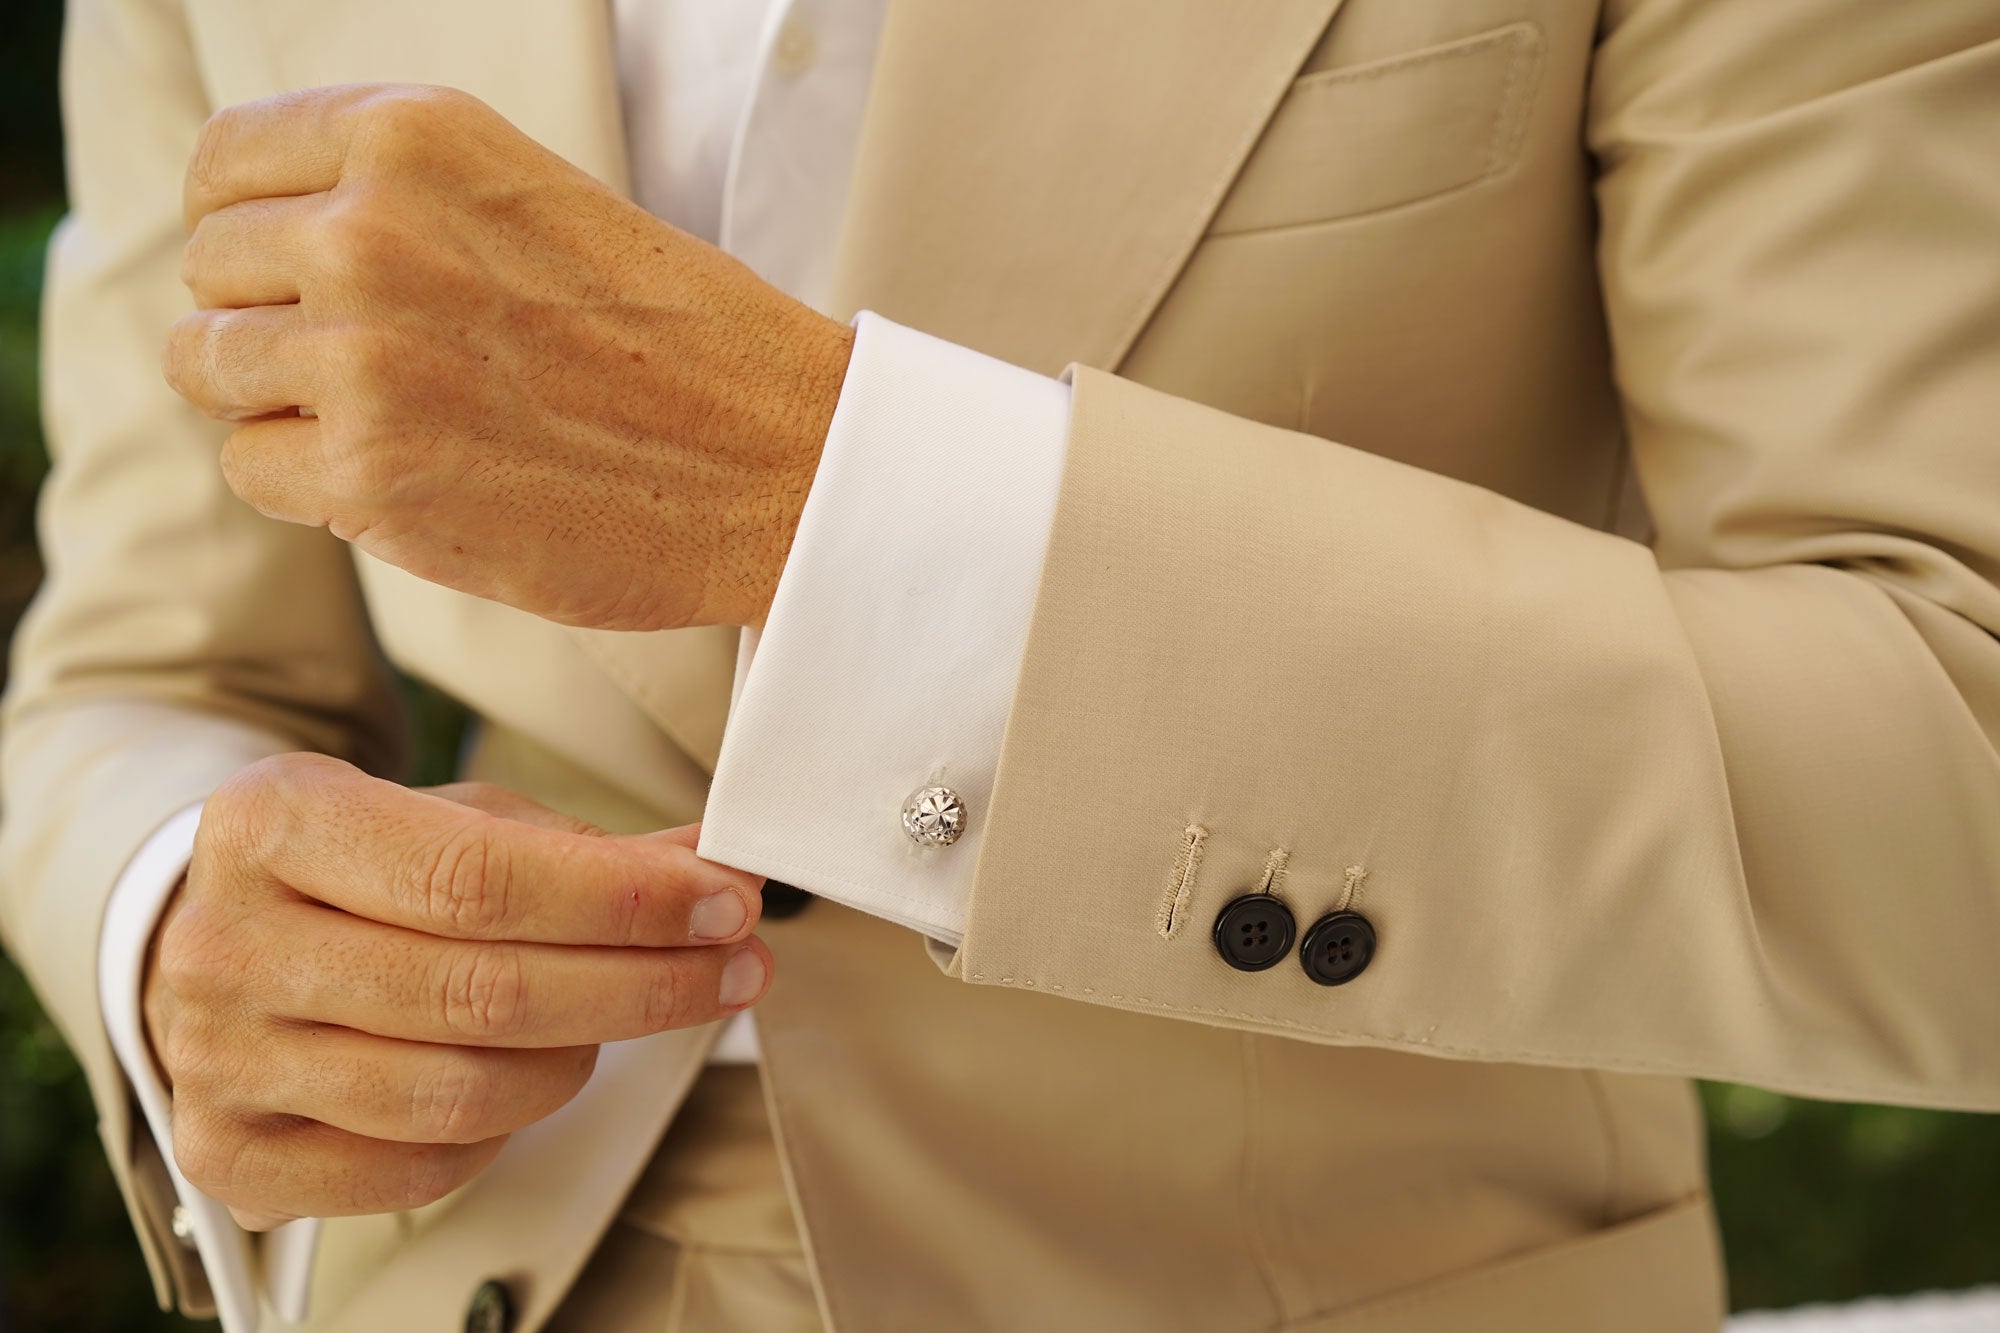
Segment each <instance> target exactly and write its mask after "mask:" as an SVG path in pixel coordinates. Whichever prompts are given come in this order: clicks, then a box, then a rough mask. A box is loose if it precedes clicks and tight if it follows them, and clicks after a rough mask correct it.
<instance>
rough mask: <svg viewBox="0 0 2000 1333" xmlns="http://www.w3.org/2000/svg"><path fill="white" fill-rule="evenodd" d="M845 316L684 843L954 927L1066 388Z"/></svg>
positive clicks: (1003, 714)
mask: <svg viewBox="0 0 2000 1333" xmlns="http://www.w3.org/2000/svg"><path fill="white" fill-rule="evenodd" d="M854 328H855V338H854V350H853V354H852V356H851V358H850V360H849V362H848V369H847V378H846V381H845V382H844V384H843V385H842V387H841V392H840V401H839V403H838V405H837V406H836V407H835V409H834V414H833V424H832V426H831V428H830V429H829V431H828V433H827V439H826V447H825V450H824V452H823V454H822V455H821V458H820V464H819V471H818V474H817V476H816V477H815V478H814V480H813V486H812V491H811V493H810V494H809V495H808V496H807V497H806V503H805V509H804V512H803V513H802V515H801V517H800V520H799V529H798V534H797V536H796V538H795V539H794V541H793V544H792V550H791V554H790V556H789V558H788V559H787V561H786V564H785V570H784V575H783V577H782V578H781V579H780V581H779V584H778V589H777V594H776V597H775V598H774V599H773V601H772V604H771V613H770V616H769V617H768V618H767V620H766V622H765V627H764V629H763V632H762V633H761V634H759V633H756V632H754V631H745V634H744V641H743V649H742V653H741V654H740V656H739V658H738V671H737V687H736V698H735V704H734V707H733V708H732V710H731V712H730V718H729V725H728V728H727V730H726V731H725V732H724V734H723V738H722V752H721V755H720V758H719V760H718V762H717V764H716V770H715V781H714V784H713V785H712V786H711V788H710V790H709V798H708V809H707V812H706V813H705V815H704V816H703V821H702V834H701V846H700V851H701V854H702V855H703V856H704V857H706V858H708V859H710V860H713V861H720V862H723V863H725V864H728V865H732V866H736V867H739V868H741V869H744V870H748V871H751V872H753V873H755V874H760V875H767V876H769V877H771V878H773V879H778V880H783V881H786V882H789V883H791V884H794V885H796V886H797V887H799V888H802V889H805V890H807V891H809V892H811V893H815V894H818V895H819V896H821V897H824V898H830V899H832V900H834V901H836V902H840V903H844V904H846V905H847V906H849V907H853V908H856V909H858V910H860V911H863V912H868V913H870V914H872V915H874V916H878V917H882V918H884V919H886V920H889V921H894V922H896V923H898V924H900V925H904V926H907V927H909V928H910V929H912V930H917V931H921V932H922V933H923V934H924V935H926V936H928V937H930V938H932V939H935V940H939V941H942V942H944V943H947V944H950V945H953V946H956V945H957V944H959V943H960V942H961V941H962V940H963V938H964V934H965V922H966V917H967V912H968V905H969V902H970V899H971V893H972V872H973V867H974V865H975V864H976V863H977V861H978V857H979V846H980V839H981V836H982V825H983V820H982V815H983V813H984V811H985V809H986V806H987V802H988V800H989V798H990V796H991V794H992V791H993V779H994V772H995V770H996V768H997V767H998V764H999V757H1000V741H1001V733H1002V731H1003V729H1004V728H1005V726H1006V722H1007V713H1008V709H1009V708H1010V706H1011V704H1012V702H1013V697H1014V683H1015V677H1016V675H1017V674H1018V673H1019V671H1020V666H1021V658H1022V654H1023V652H1024V650H1025V648H1026V646H1027V638H1028V620H1029V616H1030V614H1031V612H1032V611H1033V608H1034V602H1035V592H1036V586H1037V584H1038V583H1039V581H1040V577H1041V568H1042V558H1043V555H1044V554H1045V552H1046V550H1047V548H1048V539H1049V532H1050V528H1051V526H1052V524H1053V522H1054V517H1055V506H1056V496H1057V492H1058V489H1059V487H1060V484H1061V475H1062V466H1063V455H1064V451H1065V449H1066V447H1067V442H1068V431H1069V399H1070V391H1069V386H1068V385H1066V384H1064V383H1062V382H1060V381H1057V380H1053V379H1049V378H1047V377H1046V376H1042V375H1037V374H1034V373H1032V372H1030V371H1026V370H1022V369H1019V368H1018V367H1015V366H1010V365H1008V364H1006V363H1005V362H1002V361H997V360H994V359H993V358H991V357H988V356H983V355H981V354H979V353H977V352H973V351H970V350H968V349H966V348H964V347H960V346H958V345H956V344H954V343H949V342H945V341H942V340H940V339H937V338H932V337H929V336H927V335H925V334H922V333H918V332H916V331H914V330H912V329H907V328H903V327H902V326H900V325H897V324H893V323H891V322H890V321H888V320H886V319H883V318H881V317H880V316H879V315H874V314H871V313H867V312H864V313H862V314H861V315H860V316H858V317H857V318H856V319H855V322H854ZM940 792H941V793H943V794H940ZM954 807H955V808H954Z"/></svg>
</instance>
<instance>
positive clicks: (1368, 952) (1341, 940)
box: [1299, 912, 1375, 986]
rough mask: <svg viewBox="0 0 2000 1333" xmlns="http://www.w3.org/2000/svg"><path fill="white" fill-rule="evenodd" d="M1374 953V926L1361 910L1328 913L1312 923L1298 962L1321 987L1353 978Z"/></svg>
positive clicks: (1359, 973)
mask: <svg viewBox="0 0 2000 1333" xmlns="http://www.w3.org/2000/svg"><path fill="white" fill-rule="evenodd" d="M1374 956H1375V927H1373V926H1371V925H1369V924H1368V918H1367V917H1365V916H1363V915H1361V913H1359V912H1328V913H1327V914H1326V915H1325V916H1323V917H1321V918H1320V919H1319V920H1317V921H1315V922H1313V923H1312V929H1311V930H1308V931H1307V932H1306V938H1305V943H1303V944H1301V945H1300V946H1299V965H1300V966H1302V967H1304V968H1305V970H1306V975H1307V976H1309V977H1311V978H1312V979H1313V980H1314V981H1317V982H1318V983H1319V984H1320V985H1322V986H1338V985H1340V984H1342V983H1343V982H1348V981H1352V980H1354V979H1355V978H1356V977H1358V976H1360V975H1361V974H1362V973H1363V972H1365V971H1367V970H1368V960H1369V959H1371V958H1373V957H1374Z"/></svg>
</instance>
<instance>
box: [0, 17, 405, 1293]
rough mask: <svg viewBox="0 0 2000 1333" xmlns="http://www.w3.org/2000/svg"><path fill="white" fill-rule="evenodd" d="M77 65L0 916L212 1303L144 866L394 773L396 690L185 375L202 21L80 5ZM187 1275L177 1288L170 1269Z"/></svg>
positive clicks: (3, 835) (145, 1204)
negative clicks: (166, 1049)
mask: <svg viewBox="0 0 2000 1333" xmlns="http://www.w3.org/2000/svg"><path fill="white" fill-rule="evenodd" d="M67 23H68V26H67V30H66V35H65V47H64V57H63V97H64V115H65V123H66V129H67V135H68V155H69V185H70V195H71V199H70V203H71V209H72V211H71V213H70V216H69V217H68V218H67V219H66V220H65V221H64V222H63V223H62V224H61V226H60V228H59V229H58V231H57V234H56V238H55V241H54V243H53V246H52V250H51V254H50V258H49V271H48V287H47V292H46V298H45V308H44V328H43V369H44V377H43V381H44V382H43V394H44V410H45V415H46V420H47V426H48V436H49V442H50V448H51V453H52V455H53V458H54V470H53V473H52V475H51V476H50V478H49V481H48V483H47V485H46V487H45V489H44V492H43V496H42V503H41V512H40V523H41V536H42V546H43V552H44V556H45V559H46V561H47V566H48V576H47V581H46V583H45V585H44V587H43V589H42V592H41V594H40V595H39V597H38V598H37V599H36V602H35V604H34V607H33V608H32V610H31V611H30V613H29V616H28V618H27V619H26V621H24V623H23V625H22V627H21V629H20V631H19V633H18V634H17V636H16V640H15V645H14V656H13V665H12V678H11V681H10V683H9V689H8V697H7V701H6V712H5V730H4V741H0V781H4V795H5V807H6V820H5V825H4V829H0V876H4V879H3V880H0V927H4V934H5V939H6V944H7V947H8V949H9V951H10V952H11V953H12V954H13V956H14V957H15V958H16V959H17V960H18V961H19V962H20V963H21V965H22V967H23V968H24V969H25V970H26V972H27V973H28V975H29V978H30V979H31V981H32V982H33V983H34V986H35V989H36V991H37V993H38V994H39V996H40V997H41V1000H42V1002H43V1004H44V1005H45V1006H46V1007H47V1008H48V1010H49V1013H50V1014H51V1016H52V1017H53V1018H54V1020H55V1022H56V1024H57V1025H58V1027H60V1028H61V1030H62V1032H63V1034H64V1036H65V1037H66V1038H67V1040H68V1041H69V1043H70V1045H71V1047H72V1048H73V1049H74V1050H75V1051H76V1053H77V1056H78V1058H79V1060H80V1061H81V1063H82V1065H83V1068H84V1071H85V1073H86V1075H87V1076H88V1078H89V1082H90V1086H91V1089H92V1092H93V1093H94V1094H95V1097H96V1100H97V1106H98V1112H99V1116H100V1127H101V1130H102V1133H103V1136H104V1140H105V1146H106V1148H107V1150H108V1152H109V1154H110V1157H111V1162H112V1166H113V1169H114V1171H115V1172H116V1174H117V1175H118V1178H119V1182H120V1185H121V1186H122V1187H123V1188H124V1189H125V1192H126V1197H127V1200H128V1202H130V1203H131V1204H132V1205H133V1208H134V1224H135V1226H136V1227H137V1229H138V1231H139V1235H140V1239H141V1242H142V1244H143V1245H144V1246H145V1248H146V1250H147V1254H148V1257H149V1259H151V1260H152V1261H153V1267H154V1273H155V1277H156V1280H157V1281H159V1282H160V1284H161V1287H160V1294H161V1296H162V1298H163V1299H164V1298H165V1297H167V1296H168V1295H169V1294H171V1293H172V1291H173V1290H174V1289H175V1288H178V1292H179V1294H180V1296H181V1297H182V1298H183V1300H184V1301H185V1302H186V1303H187V1304H188V1305H190V1306H191V1307H192V1308H196V1309H199V1308H202V1307H203V1306H204V1305H205V1304H206V1299H205V1298H206V1293H205V1291H204V1289H203V1284H202V1280H201V1275H200V1273H199V1271H198V1270H197V1269H194V1268H192V1267H191V1266H190V1265H189V1264H188V1262H187V1260H186V1257H185V1255H184V1254H182V1252H181V1251H180V1250H179V1249H178V1247H177V1246H175V1245H174V1243H173V1242H172V1241H171V1240H170V1239H168V1232H167V1226H168V1215H169V1212H170V1209H171V1206H172V1201H173V1195H172V1190H171V1187H170V1186H169V1185H168V1183H167V1180H166V1177H165V1173H164V1171H163V1170H162V1169H161V1166H160V1161H159V1158H158V1150H157V1148H156V1147H155V1146H154V1145H153V1144H152V1142H151V1140H150V1138H149V1136H147V1135H146V1133H145V1131H144V1128H143V1126H139V1125H135V1122H134V1121H133V1119H132V1116H131V1113H130V1104H129V1094H128V1091H127V1089H126V1087H125V1084H124V1081H123V1079H122V1077H121V1076H120V1074H119V1072H118V1066H117V1062H116V1060H115V1059H114V1058H113V1056H112V1053H111V1050H110V1048H109V1046H108V1044H107V1039H106V1036H105V1033H104V1028H103V1024H102V1021H101V1017H100V1014H99V1009H98V1001H97V977H96V962H97V942H98V927H99V921H100V918H101V916H102V913H103V907H104V902H105V899H106V897H107V896H108V895H109V893H110V890H111V887H112V885H113V883H114V881H115V880H116V878H117V875H118V872H119V870H120V868H121V867H122V866H123V865H124V863H125V862H126V861H127V860H128V859H129V858H130V857H131V855H132V854H133V852H134V851H135V850H136V849H137V848H138V847H139V846H140V845H141V843H143V842H144V841H145V839H146V837H147V835H148V834H149V833H150V832H151V831H152V830H153V828H155V827H156V826H157V825H158V824H159V823H160V822H161V821H162V820H164V819H166V818H167V817H168V816H169V815H171V814H172V813H173V812H174V811H176V810H178V809H180V808H182V807H183V806H186V805H188V804H189V803H191V802H193V801H196V800H199V799H201V798H202V797H204V796H205V795H206V794H207V793H208V792H209V790H210V789H211V788H213V787H214V786H215V785H216V784H217V783H218V782H220V781H221V780H222V779H223V778H225V777H227V776H228V775H229V774H230V773H232V772H234V771H235V770H236V769H238V768H240V767H242V766H243V765H244V764H246V763H248V762H251V761H253V760H255V759H257V758H260V757H262V756H264V755H267V754H271V753H275V752H278V751H281V750H289V749H300V748H312V749H320V750H326V751H328V752H331V753H335V754H341V755H345V756H347V757H349V758H353V759H355V760H357V761H359V762H361V763H363V764H365V765H368V766H370V767H376V768H382V767H385V766H388V765H390V764H391V763H392V762H393V760H392V751H393V749H394V745H395V741H394V737H395V728H396V712H395V707H394V702H393V694H392V693H391V691H390V688H389V684H388V681H387V679H386V675H385V672H384V671H383V669H382V667H381V666H380V664H379V659H378V656H377V654H376V652H375V650H374V648H373V645H372V642H371V640H370V638H369V635H368V633H367V630H366V627H365V625H364V622H363V619H362V613H361V610H360V606H359V600H358V596H357V594H356V592H355V588H354V579H353V569H352V565H351V563H350V561H349V557H348V555H347V553H346V551H345V550H344V549H343V548H342V547H341V546H340V544H339V543H338V542H337V541H335V539H334V538H332V537H331V536H330V535H328V534H327V533H325V532H323V531H320V530H316V529H306V528H297V527H290V526H287V525H283V524H279V523H275V522H272V521H270V520H267V519H265V518H263V517H261V516H260V515H258V514H256V513H255V512H254V511H252V510H251V509H249V508H248V507H247V506H245V505H243V504H241V503H240V502H239V501H237V500H236V499H235V498H234V496H232V495H231V494H230V492H229V490H228V488H227V487H226V486H225V485H224V483H223V480H222V477H221V474H220V471H219V469H218V468H217V465H216V458H217V451H218V449H219V447H220V443H221V439H222V434H223V431H222V429H221V428H218V427H217V426H215V425H214V424H213V423H210V422H208V421H206V420H204V419H202V418H201V417H200V416H199V415H198V414H196V413H195V412H193V410H192V409H190V408H189V407H188V406H187V405H186V404H184V403H182V402H181V401H180V400H179V399H178V398H176V397H175V396H174V395H173V394H172V393H171V392H170V391H169V390H168V388H167V387H166V384H165V383H164V381H163V380H162V379H161V376H160V370H159V359H160V348H161V346H162V343H163V341H164V339H165V335H166V329H167V326H168V325H169V324H171V323H172V322H173V321H174V320H175V319H177V318H178V317H180V316H181V315H183V314H185V313H187V312H188V310H189V309H191V302H190V301H189V299H188V296H187V293H186V290H185V289H184V288H183V287H182V286H181V285H180V281H179V258H180V248H181V243H182V241H183V239H184V232H183V229H182V223H181V214H180V189H181V172H182V168H183V166H184V164H185V163H186V161H187V157H188V153H189V151H190V150H191V148H192V146H193V144H194V139H195V135H196V132H197V131H198V130H199V128H200V126H201V124H202V122H203V120H204V119H205V118H206V117H207V115H208V113H209V107H208V104H207V99H206V97H205V95H204V92H203V89H202V86H201V83H200V81H199V78H198V77H197V72H196V66H195V61H194V57H193V54H192V52H191V51H190V49H189V42H188V36H187V32H186V29H185V27H184V24H183V22H182V16H181V11H180V6H179V5H178V4H177V3H170V2H169V0H76V2H74V3H72V4H71V5H70V6H69V15H68V20H67ZM170 1269H171V1270H172V1274H173V1277H174V1279H175V1280H174V1281H172V1282H169V1281H168V1276H167V1275H168V1273H169V1270H170Z"/></svg>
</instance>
